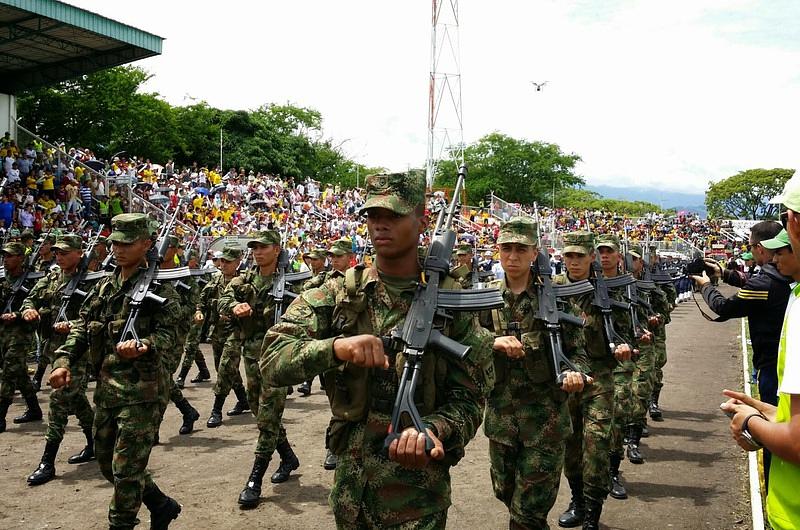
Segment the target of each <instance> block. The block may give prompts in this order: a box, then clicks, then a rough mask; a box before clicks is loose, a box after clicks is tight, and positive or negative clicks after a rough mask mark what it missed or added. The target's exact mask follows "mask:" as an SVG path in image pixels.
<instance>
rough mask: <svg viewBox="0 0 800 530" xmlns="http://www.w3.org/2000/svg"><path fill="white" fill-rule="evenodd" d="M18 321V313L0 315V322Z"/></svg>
mask: <svg viewBox="0 0 800 530" xmlns="http://www.w3.org/2000/svg"><path fill="white" fill-rule="evenodd" d="M16 319H17V314H16V313H3V314H2V315H0V320H2V321H3V322H14V321H15V320H16Z"/></svg>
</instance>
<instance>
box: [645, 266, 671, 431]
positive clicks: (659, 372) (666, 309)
mask: <svg viewBox="0 0 800 530" xmlns="http://www.w3.org/2000/svg"><path fill="white" fill-rule="evenodd" d="M656 285H657V286H658V289H659V290H660V291H661V292H662V293H663V294H664V300H660V302H659V307H658V309H657V311H658V313H659V314H660V315H661V318H662V324H661V325H660V326H658V328H656V333H655V363H654V364H655V366H654V369H653V396H652V398H651V404H650V405H651V410H650V415H651V417H652V418H653V419H657V420H660V419H661V411H660V409H659V408H658V398H659V396H660V395H661V389H662V388H663V386H664V383H663V381H664V365H666V364H667V324H669V323H670V322H671V321H672V317H671V316H670V314H671V313H672V311H673V310H674V309H675V300H676V298H677V297H678V293H677V291H676V290H675V285H674V284H672V283H661V282H659V283H657V284H656ZM653 309H654V310H655V309H656V308H655V307H654V308H653ZM653 406H655V409H656V410H657V414H658V415H656V414H654V411H653Z"/></svg>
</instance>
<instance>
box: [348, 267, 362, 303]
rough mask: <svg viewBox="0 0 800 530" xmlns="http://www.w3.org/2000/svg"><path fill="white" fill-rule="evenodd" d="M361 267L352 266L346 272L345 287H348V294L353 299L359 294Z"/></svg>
mask: <svg viewBox="0 0 800 530" xmlns="http://www.w3.org/2000/svg"><path fill="white" fill-rule="evenodd" d="M362 273H363V269H362V268H361V267H350V268H349V269H347V270H346V271H345V273H344V287H345V289H347V296H349V297H350V298H351V299H352V298H354V297H355V296H356V295H357V294H358V287H359V286H360V285H361V274H362Z"/></svg>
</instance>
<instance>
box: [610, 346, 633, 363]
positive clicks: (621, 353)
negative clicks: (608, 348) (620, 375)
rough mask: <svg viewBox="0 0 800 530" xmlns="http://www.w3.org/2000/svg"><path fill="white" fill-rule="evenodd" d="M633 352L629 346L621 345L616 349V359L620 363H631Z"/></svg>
mask: <svg viewBox="0 0 800 530" xmlns="http://www.w3.org/2000/svg"><path fill="white" fill-rule="evenodd" d="M632 355H633V350H632V349H631V347H630V346H629V345H628V344H620V345H618V346H617V347H616V348H614V358H615V359H616V360H618V361H630V360H631V356H632Z"/></svg>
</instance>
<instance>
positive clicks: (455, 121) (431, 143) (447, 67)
mask: <svg viewBox="0 0 800 530" xmlns="http://www.w3.org/2000/svg"><path fill="white" fill-rule="evenodd" d="M431 7H432V11H431V70H430V79H429V84H428V159H427V164H426V168H425V178H426V180H427V183H428V187H430V186H432V185H433V179H434V177H435V175H436V166H437V165H438V163H439V160H441V159H442V158H443V157H444V156H445V153H446V156H447V157H448V158H451V159H452V160H455V161H456V164H457V165H458V164H462V163H463V162H464V124H463V116H462V105H461V44H460V41H459V22H460V13H459V9H458V0H431ZM456 199H457V198H454V200H456Z"/></svg>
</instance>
